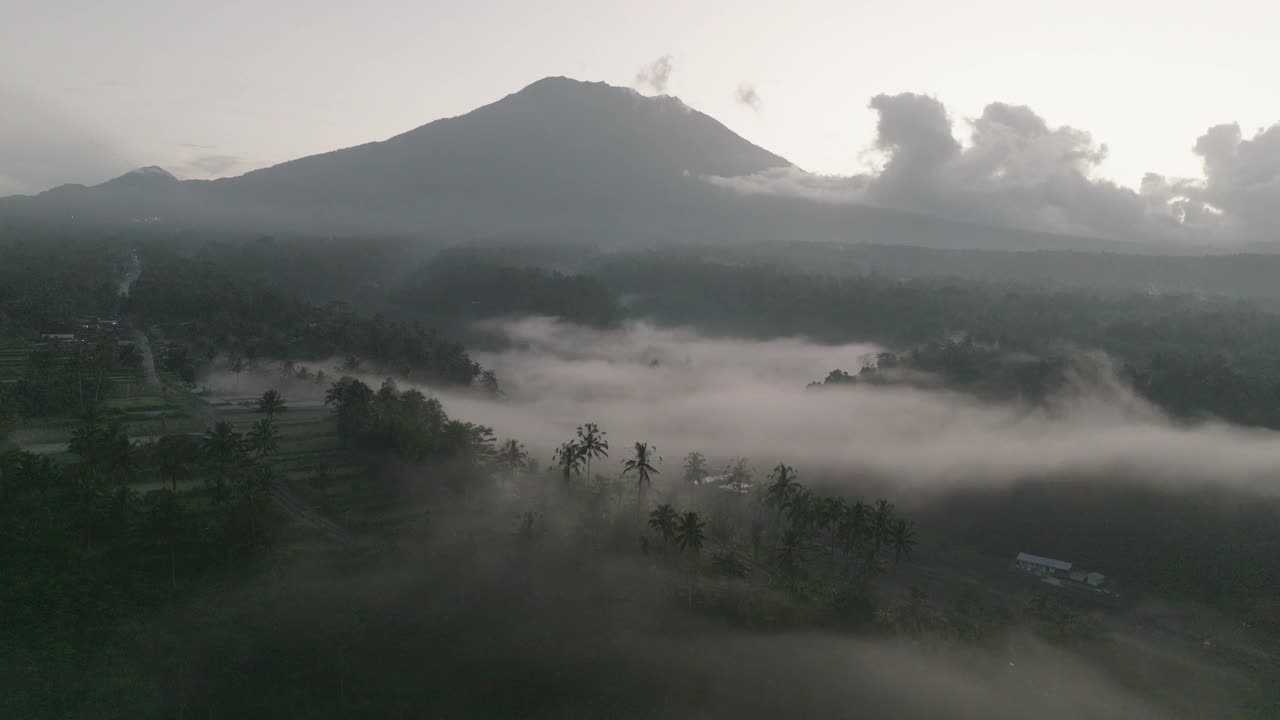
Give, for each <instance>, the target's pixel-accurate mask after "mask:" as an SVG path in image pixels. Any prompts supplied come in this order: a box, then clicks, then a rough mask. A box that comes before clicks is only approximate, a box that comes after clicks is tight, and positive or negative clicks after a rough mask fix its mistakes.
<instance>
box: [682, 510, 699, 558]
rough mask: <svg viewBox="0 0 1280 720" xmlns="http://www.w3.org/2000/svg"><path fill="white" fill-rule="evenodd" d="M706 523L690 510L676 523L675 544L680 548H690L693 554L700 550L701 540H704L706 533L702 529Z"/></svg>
mask: <svg viewBox="0 0 1280 720" xmlns="http://www.w3.org/2000/svg"><path fill="white" fill-rule="evenodd" d="M706 526H707V524H706V523H705V522H703V521H701V520H699V519H698V513H696V512H693V511H690V512H687V513H685V514H684V516H683V517H681V518H680V522H679V523H678V524H677V525H676V536H675V537H676V545H679V546H680V549H681V550H692V551H693V554H694V555H697V554H698V553H700V552H702V542H703V541H704V540H706V535H705V534H704V533H703V532H702V529H703V528H704V527H706Z"/></svg>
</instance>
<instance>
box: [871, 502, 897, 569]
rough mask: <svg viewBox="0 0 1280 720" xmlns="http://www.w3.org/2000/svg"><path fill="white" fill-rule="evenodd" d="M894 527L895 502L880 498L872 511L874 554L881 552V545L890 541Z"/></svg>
mask: <svg viewBox="0 0 1280 720" xmlns="http://www.w3.org/2000/svg"><path fill="white" fill-rule="evenodd" d="M892 529H893V503H891V502H889V501H888V500H885V499H884V498H880V499H879V500H877V501H876V505H875V508H874V509H873V510H872V511H871V542H872V543H873V545H874V548H875V549H874V554H876V555H879V554H880V547H881V546H882V545H886V544H888V543H889V539H890V538H889V534H890V532H891V531H892Z"/></svg>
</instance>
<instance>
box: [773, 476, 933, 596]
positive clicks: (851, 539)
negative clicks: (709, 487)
mask: <svg viewBox="0 0 1280 720" xmlns="http://www.w3.org/2000/svg"><path fill="white" fill-rule="evenodd" d="M765 504H766V505H768V506H769V507H772V508H773V509H774V510H775V512H776V518H777V521H778V525H779V527H781V528H782V531H783V535H782V542H781V545H780V548H779V551H778V553H779V557H778V560H779V565H780V566H781V567H782V569H783V570H784V572H787V573H789V574H792V575H795V574H798V573H799V572H800V570H801V568H802V565H803V562H804V560H805V558H806V557H807V555H808V554H809V553H810V552H812V551H814V550H818V549H820V548H821V549H825V550H826V554H827V555H828V556H829V557H830V558H832V559H834V558H835V557H836V555H837V554H838V553H839V554H841V555H842V556H843V560H844V562H845V565H846V567H847V566H850V565H852V564H854V563H858V564H859V565H860V567H861V569H862V570H863V571H865V572H867V573H872V572H875V571H876V570H877V569H878V568H879V567H880V563H881V553H882V552H883V551H885V550H891V551H892V552H893V560H894V562H895V563H897V562H900V561H901V560H902V558H903V557H904V556H907V555H910V554H911V551H912V550H913V549H914V548H915V546H916V544H917V538H916V532H915V528H914V527H913V526H912V524H911V522H910V521H909V520H906V519H905V518H901V517H898V515H897V512H896V509H895V508H894V506H893V504H892V503H890V502H889V501H888V500H885V499H884V498H881V499H879V500H877V501H876V502H875V503H874V504H866V503H863V502H862V501H861V500H855V501H853V502H849V501H847V500H845V499H844V498H841V497H834V496H826V497H824V496H820V495H817V494H816V493H814V492H813V491H812V490H810V489H809V488H807V487H805V486H804V485H803V484H802V483H801V482H800V481H799V480H798V479H797V475H796V471H795V469H794V468H792V467H791V466H789V465H786V464H784V463H779V464H778V465H777V466H775V467H774V468H773V471H772V472H771V473H770V474H769V484H768V485H767V486H766V487H765Z"/></svg>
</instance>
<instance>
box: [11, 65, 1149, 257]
mask: <svg viewBox="0 0 1280 720" xmlns="http://www.w3.org/2000/svg"><path fill="white" fill-rule="evenodd" d="M792 166H793V164H792V163H791V162H790V161H788V160H787V159H786V158H783V157H781V156H779V155H776V154H774V153H772V152H769V151H768V150H766V149H764V148H761V147H759V146H757V145H755V144H753V143H751V142H750V141H748V140H746V139H745V138H743V137H742V136H740V135H738V134H737V133H735V132H733V131H732V130H731V129H729V128H728V127H726V126H725V125H724V124H723V123H721V122H720V121H718V120H716V119H715V118H713V117H711V116H710V115H707V114H705V113H702V112H700V111H698V110H696V109H694V108H691V107H689V106H688V105H686V104H685V103H684V102H683V101H681V100H680V99H679V98H677V97H674V96H669V95H657V96H646V95H643V94H641V93H639V92H637V91H635V90H633V89H630V88H623V87H616V86H612V85H608V84H607V83H602V82H586V81H581V80H574V79H571V78H567V77H563V76H558V77H547V78H543V79H540V80H537V81H535V82H533V83H530V84H529V85H527V86H525V87H524V88H522V89H520V90H518V91H516V92H513V93H510V94H508V95H506V96H504V97H502V98H499V99H497V100H495V101H494V102H491V103H488V104H486V105H482V106H480V107H478V108H476V109H474V110H472V111H470V112H467V113H464V114H462V115H457V116H453V117H448V118H440V119H437V120H433V121H431V122H428V123H425V124H423V125H420V126H418V127H415V128H412V129H410V130H407V131H405V132H402V133H399V134H397V135H393V136H391V137H388V138H386V139H383V140H377V141H372V142H368V143H362V144H358V145H353V146H350V147H346V148H339V149H336V150H333V151H329V152H325V153H318V154H315V155H309V156H304V157H301V158H296V159H293V160H289V161H286V162H283V163H279V164H277V165H273V166H270V167H266V168H259V169H256V170H252V171H250V172H247V173H244V174H242V175H238V176H234V177H228V178H220V179H217V180H177V179H176V178H174V177H173V176H172V175H171V174H170V173H168V172H167V171H164V170H163V169H160V168H155V167H149V168H139V169H137V170H134V171H131V172H130V173H126V174H125V175H122V176H120V177H117V178H113V179H112V180H108V181H107V182H104V183H101V184H99V185H94V186H88V187H86V186H83V185H62V186H59V187H57V188H54V189H52V190H49V191H46V192H44V193H41V194H38V195H34V196H13V197H10V198H0V218H3V217H6V216H7V218H9V219H12V218H13V217H15V216H17V217H22V218H26V219H29V220H40V221H44V222H62V221H67V219H68V218H75V220H76V222H78V223H80V224H86V223H89V222H102V223H115V222H133V221H136V219H137V218H140V217H145V218H149V219H154V220H155V221H156V222H157V223H159V224H161V226H165V227H173V228H179V229H180V228H228V229H237V230H244V231H250V232H281V231H284V232H296V233H304V234H305V233H316V232H323V233H327V234H357V235H358V234H369V233H378V234H401V235H413V236H432V237H437V238H441V239H445V240H448V239H473V238H478V237H489V236H496V235H510V234H519V233H529V234H552V235H554V234H564V235H567V236H578V237H587V238H594V239H597V240H600V241H602V242H611V243H619V244H621V243H627V242H645V241H653V240H659V241H681V240H687V241H690V242H708V241H710V242H735V241H738V240H746V241H758V240H768V239H773V240H779V239H781V240H789V239H797V240H818V241H846V242H848V241H852V242H886V243H892V244H918V245H923V246H929V247H978V248H982V247H986V248H994V249H1011V248H1013V249H1045V248H1057V249H1118V248H1125V249H1130V250H1136V251H1139V252H1140V251H1142V250H1141V249H1137V248H1134V247H1131V246H1128V245H1126V244H1124V243H1111V242H1109V241H1106V240H1100V239H1095V238H1079V237H1072V236H1065V235H1055V234H1052V233H1037V232H1028V231H1023V230H1016V229H1010V228H991V227H986V226H979V225H973V224H967V223H957V222H953V221H949V220H944V219H941V218H936V217H933V216H927V215H920V214H916V213H906V212H901V211H895V210H886V209H881V208H872V207H862V206H833V205H823V204H818V203H812V202H809V201H805V200H801V199H796V198H782V197H767V196H756V197H746V196H743V195H740V194H738V193H735V192H732V191H730V190H726V189H724V188H719V187H714V186H712V185H711V184H710V183H708V182H705V181H704V180H703V179H702V178H703V177H705V176H719V177H734V176H740V175H750V174H753V173H757V172H761V171H764V170H768V169H773V168H779V167H792ZM1148 251H1150V250H1148Z"/></svg>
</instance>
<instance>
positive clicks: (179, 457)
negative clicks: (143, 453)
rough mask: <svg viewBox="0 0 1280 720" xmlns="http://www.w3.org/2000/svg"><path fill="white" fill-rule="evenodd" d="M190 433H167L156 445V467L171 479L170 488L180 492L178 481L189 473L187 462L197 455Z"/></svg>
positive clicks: (174, 491) (161, 473)
mask: <svg viewBox="0 0 1280 720" xmlns="http://www.w3.org/2000/svg"><path fill="white" fill-rule="evenodd" d="M194 451H195V448H194V447H193V446H192V441H191V436H189V435H166V436H165V437H163V438H160V442H159V443H157V445H156V469H157V470H159V471H160V475H161V477H165V478H168V479H169V489H170V490H172V491H173V493H174V494H177V492H178V481H179V480H183V479H185V478H186V476H187V475H188V467H187V464H188V463H189V462H191V460H192V458H193V456H194V455H195V452H194Z"/></svg>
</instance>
